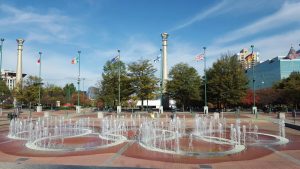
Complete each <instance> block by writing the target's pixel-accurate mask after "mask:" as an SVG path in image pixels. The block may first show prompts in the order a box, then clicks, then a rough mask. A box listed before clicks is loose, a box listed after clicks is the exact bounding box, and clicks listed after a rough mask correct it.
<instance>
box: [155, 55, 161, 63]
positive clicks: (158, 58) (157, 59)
mask: <svg viewBox="0 0 300 169" xmlns="http://www.w3.org/2000/svg"><path fill="white" fill-rule="evenodd" d="M160 57H161V55H158V56H157V57H156V59H154V60H153V61H154V63H157V62H158V61H159V60H160Z"/></svg>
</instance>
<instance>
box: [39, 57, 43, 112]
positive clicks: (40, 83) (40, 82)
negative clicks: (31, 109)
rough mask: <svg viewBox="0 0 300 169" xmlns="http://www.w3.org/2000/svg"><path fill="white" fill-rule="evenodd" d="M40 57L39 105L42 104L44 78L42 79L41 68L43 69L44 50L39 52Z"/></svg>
mask: <svg viewBox="0 0 300 169" xmlns="http://www.w3.org/2000/svg"><path fill="white" fill-rule="evenodd" d="M39 55H40V59H39V64H40V68H39V106H40V105H41V85H42V80H41V70H42V52H39Z"/></svg>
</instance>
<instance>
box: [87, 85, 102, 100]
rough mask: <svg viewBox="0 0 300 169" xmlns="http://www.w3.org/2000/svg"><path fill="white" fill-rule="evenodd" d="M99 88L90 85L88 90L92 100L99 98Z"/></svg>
mask: <svg viewBox="0 0 300 169" xmlns="http://www.w3.org/2000/svg"><path fill="white" fill-rule="evenodd" d="M98 90H99V89H98V88H96V87H89V88H88V91H87V96H88V98H89V99H90V100H96V98H97V93H98Z"/></svg>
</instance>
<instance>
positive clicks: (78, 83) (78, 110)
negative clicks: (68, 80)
mask: <svg viewBox="0 0 300 169" xmlns="http://www.w3.org/2000/svg"><path fill="white" fill-rule="evenodd" d="M80 54H81V51H80V50H79V51H78V81H77V113H80V100H79V94H80V90H79V88H80Z"/></svg>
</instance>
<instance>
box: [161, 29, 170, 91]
mask: <svg viewBox="0 0 300 169" xmlns="http://www.w3.org/2000/svg"><path fill="white" fill-rule="evenodd" d="M168 36H169V34H168V33H162V34H161V37H162V61H163V66H162V87H163V93H166V82H167V80H168V64H167V63H168V61H167V45H168Z"/></svg>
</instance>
